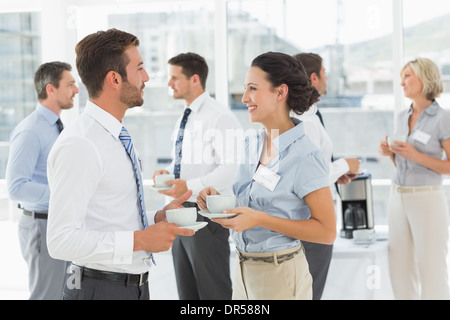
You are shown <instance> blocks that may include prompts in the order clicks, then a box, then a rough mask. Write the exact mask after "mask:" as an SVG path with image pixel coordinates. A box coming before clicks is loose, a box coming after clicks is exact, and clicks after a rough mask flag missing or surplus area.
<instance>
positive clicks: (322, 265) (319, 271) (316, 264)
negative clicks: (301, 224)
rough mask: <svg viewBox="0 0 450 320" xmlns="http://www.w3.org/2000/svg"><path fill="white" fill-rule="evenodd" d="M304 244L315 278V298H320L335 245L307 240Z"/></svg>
mask: <svg viewBox="0 0 450 320" xmlns="http://www.w3.org/2000/svg"><path fill="white" fill-rule="evenodd" d="M302 244H303V247H304V248H305V255H306V260H307V261H308V264H309V272H310V273H311V276H312V278H313V300H320V299H321V298H322V294H323V289H324V287H325V282H326V280H327V275H328V269H329V267H330V262H331V255H332V253H333V246H332V245H325V244H319V243H313V242H306V241H302Z"/></svg>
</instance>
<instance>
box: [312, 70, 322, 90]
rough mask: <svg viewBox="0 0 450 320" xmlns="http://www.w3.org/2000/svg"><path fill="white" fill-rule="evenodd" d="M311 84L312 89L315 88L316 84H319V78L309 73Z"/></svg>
mask: <svg viewBox="0 0 450 320" xmlns="http://www.w3.org/2000/svg"><path fill="white" fill-rule="evenodd" d="M310 78H311V84H312V85H313V87H316V85H317V83H318V82H319V80H320V78H319V76H318V75H317V73H315V72H313V73H311V77H310Z"/></svg>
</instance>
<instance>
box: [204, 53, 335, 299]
mask: <svg viewBox="0 0 450 320" xmlns="http://www.w3.org/2000/svg"><path fill="white" fill-rule="evenodd" d="M318 98H319V93H318V92H317V90H316V89H315V88H314V87H312V86H311V82H310V80H309V78H308V77H307V75H306V74H305V73H304V72H302V69H301V66H300V64H299V62H298V61H297V60H296V59H294V58H293V57H291V56H288V55H286V54H282V53H275V52H268V53H265V54H262V55H260V56H258V57H257V58H255V59H254V60H253V62H252V66H251V68H250V70H249V71H248V73H247V78H246V81H245V93H244V96H243V98H242V101H243V102H244V103H245V104H246V105H247V107H248V112H249V117H250V121H251V122H258V123H261V124H262V125H263V126H264V129H262V130H261V131H260V132H259V133H258V134H256V135H254V136H250V137H248V138H247V139H246V141H245V148H244V161H242V163H241V164H240V167H239V170H238V173H237V175H236V178H235V182H234V184H233V191H234V194H235V195H236V197H237V202H238V206H239V207H238V208H235V209H232V210H229V211H228V213H236V214H237V216H236V217H234V218H231V219H213V220H214V221H216V222H219V223H220V224H221V225H222V226H224V227H226V228H229V229H231V235H232V238H233V240H234V242H235V244H236V247H237V249H238V251H237V252H238V255H239V262H238V267H237V269H236V276H235V281H234V286H233V299H250V300H261V299H311V298H312V278H311V275H310V273H309V268H308V263H307V261H306V258H305V254H304V250H303V247H302V244H301V241H300V240H305V241H311V242H320V243H324V244H332V243H333V242H334V239H335V237H336V221H335V213H334V206H333V199H332V196H331V191H330V187H329V185H330V184H329V178H328V164H327V162H326V161H325V158H324V156H323V154H322V152H321V151H320V150H319V149H318V148H317V147H316V146H315V145H314V144H313V143H312V142H311V141H310V140H309V138H308V137H307V136H306V135H305V129H304V126H303V123H302V122H301V121H300V120H298V119H293V118H290V116H289V115H290V112H291V111H293V112H295V113H297V114H301V113H303V112H305V111H307V110H308V109H309V107H310V106H311V105H312V104H314V103H315V102H317V100H318ZM209 194H217V191H216V190H215V189H214V188H213V187H211V188H206V189H204V190H202V191H201V192H200V194H199V196H198V197H197V203H198V205H199V207H200V208H201V209H206V203H205V199H206V196H207V195H209Z"/></svg>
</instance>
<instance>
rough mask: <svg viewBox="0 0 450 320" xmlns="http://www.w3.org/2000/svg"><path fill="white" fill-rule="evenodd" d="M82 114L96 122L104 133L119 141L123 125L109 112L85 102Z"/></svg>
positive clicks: (90, 102)
mask: <svg viewBox="0 0 450 320" xmlns="http://www.w3.org/2000/svg"><path fill="white" fill-rule="evenodd" d="M84 113H86V114H88V115H89V116H90V117H92V118H93V119H94V120H95V121H97V122H98V123H99V124H100V125H101V126H102V127H103V128H105V130H106V131H108V132H109V133H110V134H111V135H112V136H113V137H114V138H115V139H117V140H118V139H119V135H120V131H121V130H122V127H123V123H121V122H120V121H118V120H117V119H116V118H114V116H113V115H111V114H110V113H109V112H107V111H105V110H103V109H102V108H100V107H99V106H97V105H96V104H95V103H93V102H92V101H89V100H88V101H87V102H86V108H85V109H84Z"/></svg>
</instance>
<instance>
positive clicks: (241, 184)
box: [231, 119, 330, 253]
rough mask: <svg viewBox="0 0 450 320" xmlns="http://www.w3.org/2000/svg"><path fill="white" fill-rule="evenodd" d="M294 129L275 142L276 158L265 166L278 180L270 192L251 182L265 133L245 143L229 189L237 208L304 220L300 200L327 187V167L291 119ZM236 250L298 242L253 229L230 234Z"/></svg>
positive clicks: (280, 247)
mask: <svg viewBox="0 0 450 320" xmlns="http://www.w3.org/2000/svg"><path fill="white" fill-rule="evenodd" d="M292 121H293V122H294V124H295V127H294V128H292V129H291V130H289V131H287V132H285V133H283V134H282V135H280V136H279V137H278V138H277V139H276V140H275V141H274V144H275V148H277V157H276V158H275V159H274V160H273V161H272V162H271V163H270V164H269V165H268V166H267V168H268V169H270V170H271V171H272V172H274V173H276V174H277V175H279V176H280V177H281V179H280V181H279V182H278V184H277V185H276V187H275V189H274V191H273V192H272V191H270V190H269V189H267V188H266V187H264V186H262V185H261V184H259V183H258V182H256V181H255V180H254V179H253V176H254V174H255V172H256V170H257V168H258V164H259V159H260V157H261V153H262V150H263V146H264V141H265V139H266V132H265V130H261V131H260V132H259V133H258V134H256V135H254V136H249V137H247V138H246V140H245V145H244V154H243V159H242V161H241V163H240V167H239V170H238V173H237V175H236V178H235V182H234V185H233V191H234V194H235V195H236V198H237V205H238V206H243V207H250V208H252V209H255V210H258V211H263V212H265V213H268V214H270V215H272V216H276V217H280V218H285V219H292V220H307V219H309V218H310V217H311V212H310V210H309V208H308V206H307V205H306V202H305V200H304V197H305V196H306V195H307V194H309V193H311V192H313V191H316V190H319V189H322V188H326V187H329V186H330V184H329V178H328V175H329V174H328V164H327V162H326V160H325V157H324V156H323V154H322V152H321V151H320V150H319V149H318V148H317V147H316V146H315V145H314V144H313V143H312V142H311V141H310V140H309V138H308V137H307V136H306V135H305V130H304V125H303V123H302V122H300V121H299V120H298V119H292ZM231 235H232V238H233V240H234V242H235V244H236V247H237V248H238V249H239V250H240V251H243V252H253V253H254V252H273V251H278V250H284V249H289V248H292V247H295V246H297V245H298V244H299V243H300V240H297V239H293V238H290V237H287V236H285V235H282V234H280V233H277V232H275V231H272V230H269V229H266V228H262V227H255V228H252V229H249V230H246V231H243V232H241V233H238V232H235V231H231Z"/></svg>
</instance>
